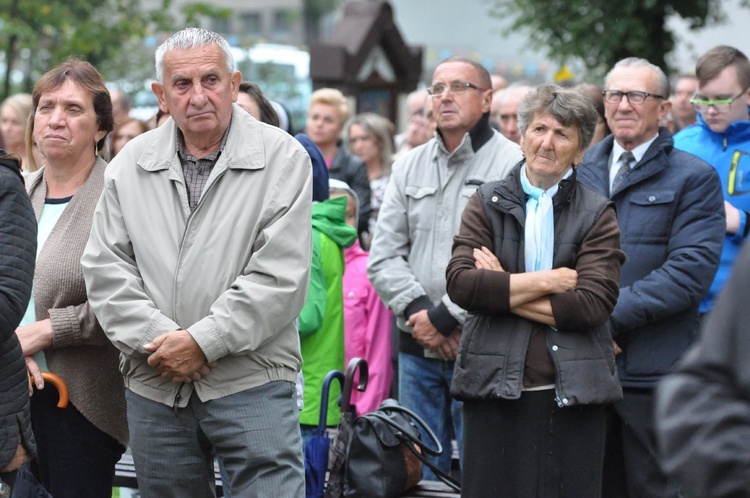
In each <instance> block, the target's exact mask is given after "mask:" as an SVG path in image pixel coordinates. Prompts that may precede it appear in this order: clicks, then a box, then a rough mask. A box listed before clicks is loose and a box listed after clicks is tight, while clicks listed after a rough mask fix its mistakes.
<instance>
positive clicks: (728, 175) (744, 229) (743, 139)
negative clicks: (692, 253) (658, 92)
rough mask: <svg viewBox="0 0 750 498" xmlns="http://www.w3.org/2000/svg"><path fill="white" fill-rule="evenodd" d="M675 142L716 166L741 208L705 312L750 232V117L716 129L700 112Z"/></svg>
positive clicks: (727, 196) (726, 241) (705, 302)
mask: <svg viewBox="0 0 750 498" xmlns="http://www.w3.org/2000/svg"><path fill="white" fill-rule="evenodd" d="M674 146H675V148H677V149H681V150H684V151H686V152H690V153H691V154H694V155H696V156H698V157H700V158H701V159H703V160H704V161H706V162H707V163H708V164H710V165H711V166H713V167H714V169H715V170H716V172H717V173H719V178H721V186H722V189H723V191H724V200H726V201H727V202H729V203H730V204H731V205H733V206H734V207H736V208H737V209H739V210H740V228H739V230H738V231H737V233H736V234H726V236H725V238H724V247H723V249H722V252H721V261H720V262H719V270H718V271H717V272H716V277H715V278H714V281H713V284H711V289H710V290H709V291H708V294H707V295H706V297H705V298H704V299H703V301H702V302H701V306H700V312H701V313H705V312H707V311H710V310H711V309H712V308H713V307H714V301H715V300H716V298H717V297H718V295H719V292H721V290H722V289H723V288H724V285H725V284H726V283H727V280H729V277H730V275H731V273H732V267H733V266H734V262H735V261H736V260H737V258H738V256H739V254H740V248H741V247H742V243H743V242H744V241H745V239H746V238H747V237H748V234H749V233H750V121H745V120H743V121H735V122H734V123H732V124H730V125H729V127H727V129H726V130H725V131H724V133H716V132H714V131H712V130H711V128H709V127H708V125H707V124H706V123H705V122H704V121H703V119H702V118H701V116H700V115H698V123H696V124H694V125H692V126H689V127H687V128H685V129H684V130H682V131H681V132H680V133H678V134H677V135H675V137H674Z"/></svg>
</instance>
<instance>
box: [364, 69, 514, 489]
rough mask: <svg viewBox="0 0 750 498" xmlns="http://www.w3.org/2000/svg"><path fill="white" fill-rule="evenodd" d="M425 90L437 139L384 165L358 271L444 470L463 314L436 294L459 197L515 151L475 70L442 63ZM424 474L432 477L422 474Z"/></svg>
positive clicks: (463, 200) (406, 396) (497, 175)
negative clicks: (384, 181)
mask: <svg viewBox="0 0 750 498" xmlns="http://www.w3.org/2000/svg"><path fill="white" fill-rule="evenodd" d="M428 91H429V93H430V95H431V98H430V101H431V102H428V103H427V105H428V106H431V107H432V110H433V112H434V116H435V120H436V122H437V133H436V134H435V136H434V137H433V138H432V139H430V140H429V141H428V142H427V143H425V144H424V145H420V146H419V147H416V148H414V149H412V150H410V151H408V152H407V153H406V154H404V155H403V156H401V157H399V158H398V159H397V160H396V162H395V163H394V164H393V168H392V174H391V179H390V182H389V183H388V186H387V187H386V191H385V197H384V199H383V204H382V206H381V207H380V216H379V217H378V224H377V228H376V230H375V238H374V239H373V242H372V248H371V250H370V260H369V265H368V269H367V270H368V271H367V273H368V276H369V277H370V280H371V281H372V284H373V286H374V287H375V290H376V291H377V292H378V294H379V295H380V297H381V299H382V300H383V302H385V303H386V304H387V305H388V307H389V308H390V309H392V310H393V312H394V314H395V315H396V316H397V319H398V328H399V329H400V330H401V332H402V333H400V334H399V336H400V338H399V357H398V358H399V359H398V362H399V397H400V400H401V403H402V404H403V405H404V406H406V407H408V408H411V409H412V410H414V411H415V412H417V414H418V415H419V416H420V417H422V418H423V419H424V420H425V422H427V424H429V426H430V427H431V428H432V429H433V430H434V431H435V433H436V434H437V435H438V437H439V438H440V442H441V444H442V445H443V454H442V455H441V456H440V457H435V458H431V460H432V461H433V462H434V463H435V464H436V465H438V466H439V468H440V469H441V470H443V471H444V472H448V471H450V465H451V435H452V434H455V436H456V438H457V439H458V443H459V448H460V447H461V431H462V424H461V420H462V417H461V404H460V403H459V402H458V401H456V400H451V399H450V397H449V394H448V393H449V389H450V383H451V379H452V376H453V362H454V359H455V357H456V352H457V348H458V343H459V340H460V337H461V328H462V325H463V322H464V319H465V318H466V312H465V311H463V310H462V309H461V308H459V307H458V306H457V305H456V304H454V303H453V302H451V300H450V299H449V298H448V296H447V294H446V281H445V269H446V267H447V266H448V260H449V259H450V257H451V246H452V244H453V236H454V235H455V234H456V233H457V232H458V228H459V226H460V223H461V213H462V212H463V210H464V207H465V206H466V204H467V202H468V201H469V197H471V195H472V194H473V193H474V192H475V191H476V189H477V188H478V186H479V185H481V184H482V183H484V182H490V181H496V180H501V179H503V178H504V177H505V176H506V175H507V174H508V173H509V172H510V170H511V169H512V168H513V166H514V165H515V164H516V163H517V162H518V161H520V160H521V151H520V149H519V147H518V146H517V145H516V144H514V143H512V142H510V141H509V140H507V139H506V138H504V137H503V136H502V135H501V134H500V133H498V132H497V131H495V130H493V129H492V128H491V127H490V125H489V117H490V105H491V103H492V89H491V80H490V75H489V73H488V72H487V70H486V69H485V68H484V67H483V66H482V65H480V64H477V63H476V62H474V61H471V60H468V59H463V58H451V59H448V60H446V61H443V62H442V63H440V64H439V65H438V67H437V68H436V69H435V74H434V75H433V78H432V86H430V88H429V89H428ZM424 477H425V478H426V479H432V480H434V479H435V476H434V475H433V474H432V472H430V471H429V470H426V471H425V474H424Z"/></svg>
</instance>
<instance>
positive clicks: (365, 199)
mask: <svg viewBox="0 0 750 498" xmlns="http://www.w3.org/2000/svg"><path fill="white" fill-rule="evenodd" d="M350 115H351V110H350V108H349V103H348V102H347V100H346V97H344V94H343V93H341V92H340V91H338V90H336V89H334V88H321V89H319V90H316V91H314V92H313V93H312V95H311V96H310V108H309V110H308V112H307V126H306V128H305V133H306V134H307V136H309V137H310V139H311V140H312V141H313V143H314V144H315V145H317V146H318V148H319V149H320V151H321V152H322V153H323V157H324V158H325V162H326V166H328V175H329V177H330V178H334V179H336V180H341V181H342V182H344V183H346V184H348V185H349V186H350V187H351V188H352V189H354V191H355V192H357V195H358V196H359V201H360V204H361V206H362V208H361V209H360V213H359V219H358V220H357V231H358V232H359V233H360V234H362V233H363V232H366V231H367V229H368V223H369V219H370V182H368V181H367V171H366V169H365V165H364V163H363V162H362V160H361V159H360V158H359V157H357V156H355V155H353V154H350V153H349V151H348V150H347V149H346V147H344V146H343V145H344V142H343V140H342V138H341V134H342V132H343V130H344V124H345V123H346V121H347V120H348V119H349V116H350Z"/></svg>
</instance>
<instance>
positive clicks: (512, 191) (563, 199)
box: [490, 158, 577, 226]
mask: <svg viewBox="0 0 750 498" xmlns="http://www.w3.org/2000/svg"><path fill="white" fill-rule="evenodd" d="M524 164H526V158H524V159H521V161H519V162H518V164H516V165H515V166H514V167H513V169H512V170H511V172H510V173H509V174H508V177H507V178H506V179H505V180H501V181H499V182H497V183H496V184H495V187H494V188H493V192H494V193H496V194H498V195H497V198H495V197H494V196H493V198H492V199H491V203H490V205H491V206H493V207H494V208H495V209H501V210H504V211H507V212H509V213H511V214H512V215H513V216H515V217H516V219H517V220H518V222H519V223H520V224H521V226H524V225H525V224H526V194H525V193H524V191H523V187H522V186H521V167H522V166H523V165H524ZM576 175H577V171H576V169H575V168H573V173H572V174H571V175H570V176H569V177H567V178H564V179H562V180H561V181H560V188H559V189H558V190H557V193H556V194H555V197H554V198H553V199H552V203H553V206H554V209H555V211H557V210H558V209H559V208H560V206H562V205H564V204H566V203H568V202H570V199H571V196H572V195H573V191H574V189H575V185H576ZM519 209H520V211H519Z"/></svg>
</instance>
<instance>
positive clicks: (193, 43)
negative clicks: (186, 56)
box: [156, 28, 234, 83]
mask: <svg viewBox="0 0 750 498" xmlns="http://www.w3.org/2000/svg"><path fill="white" fill-rule="evenodd" d="M211 44H216V45H218V46H219V48H221V52H222V54H223V56H224V62H225V63H226V65H227V69H228V70H229V72H230V73H232V72H234V56H232V50H231V48H230V47H229V43H228V42H227V41H226V40H225V39H224V38H222V37H221V36H220V35H219V34H217V33H214V32H213V31H208V30H206V29H201V28H185V29H183V30H182V31H178V32H177V33H175V34H173V35H172V36H170V37H169V38H168V39H167V41H165V42H164V43H162V44H161V45H159V48H157V49H156V79H157V80H158V81H159V82H161V83H165V81H163V80H162V78H163V77H164V56H165V55H166V53H167V52H169V51H170V50H175V49H188V48H195V47H204V46H206V45H211Z"/></svg>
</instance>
